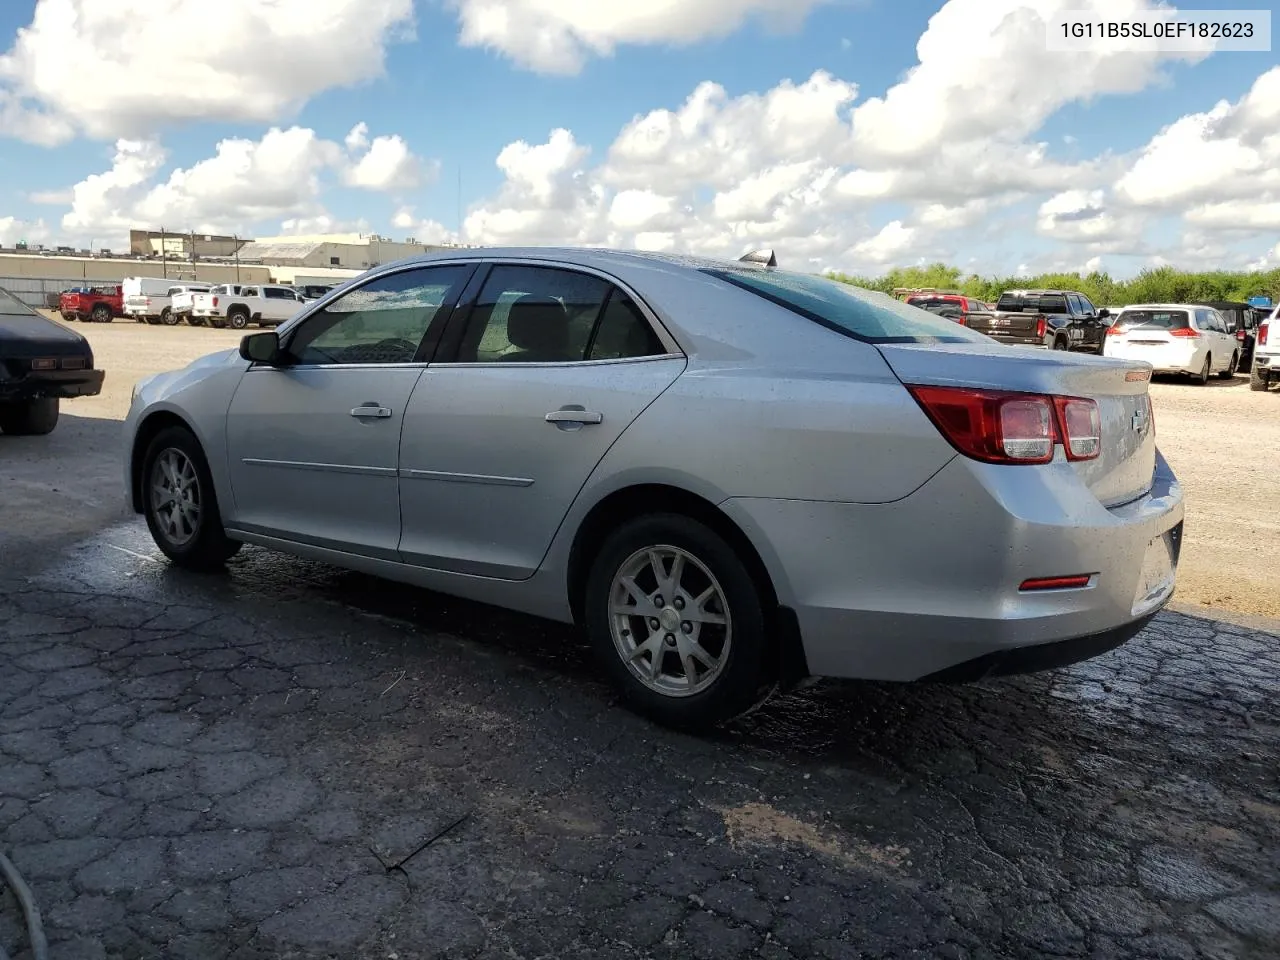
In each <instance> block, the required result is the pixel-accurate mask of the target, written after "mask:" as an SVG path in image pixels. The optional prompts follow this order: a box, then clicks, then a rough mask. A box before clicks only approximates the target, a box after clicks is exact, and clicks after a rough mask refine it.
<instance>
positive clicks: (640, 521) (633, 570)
mask: <svg viewBox="0 0 1280 960" xmlns="http://www.w3.org/2000/svg"><path fill="white" fill-rule="evenodd" d="M654 551H658V552H659V556H660V557H661V558H663V559H660V560H659V563H660V564H661V566H662V568H663V571H662V572H663V573H664V574H669V573H670V572H671V568H672V566H673V564H672V563H671V561H672V559H674V556H675V553H676V551H679V552H680V553H681V554H682V555H683V556H684V557H685V559H684V572H683V575H682V577H681V578H680V581H679V586H680V587H681V591H680V592H677V593H676V595H675V596H674V597H670V598H668V597H664V596H662V594H663V593H668V592H671V589H670V584H669V583H668V584H667V586H666V587H665V588H664V587H663V585H662V584H661V583H659V582H658V581H657V578H656V572H655V568H654V567H653V566H652V561H651V560H649V559H648V557H649V555H650V554H651V553H652V552H654ZM629 571H630V572H629ZM624 576H630V577H631V578H632V582H633V583H634V584H635V585H636V586H637V587H638V589H640V590H641V591H643V592H645V593H644V600H643V601H640V602H639V603H637V604H636V605H637V606H638V607H639V608H640V609H642V610H645V609H647V610H648V612H652V613H653V614H654V616H653V617H645V616H642V615H640V614H636V615H632V616H629V617H628V616H625V615H624V616H615V615H614V614H613V613H611V609H612V607H613V604H614V602H615V600H617V599H620V598H621V597H622V596H626V597H630V598H633V599H637V600H638V599H639V598H637V597H636V594H635V593H632V592H629V591H626V590H625V588H623V587H622V585H621V582H620V581H621V578H622V577H624ZM709 588H710V589H714V590H715V591H716V592H715V593H714V594H713V596H712V598H711V599H710V600H707V601H705V603H704V609H703V610H702V611H700V612H701V615H703V616H706V617H708V620H706V621H702V620H699V619H698V617H697V615H695V616H693V617H690V619H688V620H682V619H681V614H680V613H678V612H677V611H684V615H685V616H689V613H688V612H689V610H691V609H693V608H692V606H691V604H692V603H693V598H694V597H695V596H698V595H699V594H702V593H703V591H704V590H706V589H709ZM650 590H652V592H648V591H650ZM615 593H617V594H619V596H618V597H615ZM760 595H761V591H760V589H759V587H758V585H757V584H756V582H755V580H754V579H753V578H752V576H751V573H750V571H749V570H748V569H747V567H746V565H745V564H743V562H742V561H741V560H740V559H739V558H738V555H737V553H736V552H735V551H734V549H733V548H732V547H731V546H730V545H729V544H728V543H726V542H725V540H724V539H723V538H722V537H721V536H720V535H719V534H717V533H716V532H715V531H714V530H712V529H711V528H710V527H708V526H706V525H705V524H703V523H700V522H699V521H697V520H694V519H692V518H690V517H687V516H684V515H682V514H672V513H662V514H651V515H649V516H644V517H639V518H637V519H635V520H632V521H629V522H628V523H625V524H623V525H622V526H621V527H619V528H618V529H617V530H616V531H614V533H613V534H612V535H610V536H609V538H608V539H607V540H606V541H605V542H604V544H603V545H602V546H601V548H600V551H599V552H598V554H597V555H596V557H595V558H594V560H593V562H592V565H591V574H590V577H589V578H588V580H587V585H586V592H585V594H584V598H583V621H584V624H585V626H586V632H587V635H588V637H589V638H590V641H591V644H592V646H593V648H594V649H595V653H596V656H597V658H598V659H599V660H600V662H601V664H602V665H603V667H604V669H605V672H606V673H607V674H608V675H609V677H610V679H611V680H612V681H613V683H614V686H615V687H617V688H618V690H619V691H620V692H621V694H622V696H623V698H624V700H625V701H626V702H627V703H628V704H629V705H630V706H631V707H632V708H633V709H634V710H636V711H637V712H638V713H641V714H643V715H645V716H647V717H649V718H651V719H653V720H655V721H657V722H658V723H661V724H664V725H666V726H670V727H676V728H679V729H685V730H705V729H708V728H711V727H714V726H716V725H718V724H721V723H724V722H726V721H728V720H732V719H733V718H734V717H737V716H739V715H741V714H742V713H744V712H746V711H748V710H750V709H751V708H752V707H753V706H756V705H758V704H760V703H762V702H763V698H762V693H763V694H764V696H767V692H768V691H769V690H770V688H771V685H772V681H773V678H772V677H771V676H770V671H771V665H772V664H773V663H774V662H775V659H776V658H774V657H772V656H771V655H770V647H771V644H770V640H769V630H768V626H767V618H766V611H765V609H764V608H763V607H762V605H761V602H760ZM659 604H661V606H660V607H659ZM717 608H718V609H717ZM723 614H727V616H723ZM668 617H669V618H670V622H669V623H667V622H664V621H665V619H666V618H668ZM715 617H719V618H720V619H721V621H722V623H721V624H717V623H714V622H711V620H712V619H714V618H715ZM659 618H662V619H659ZM654 623H658V624H659V629H658V630H657V631H656V632H654V630H653V627H652V624H654ZM663 628H665V632H664V629H663ZM637 629H643V630H645V631H646V633H648V634H649V636H647V637H646V638H645V639H644V640H643V641H640V642H638V643H637V642H636V640H635V639H634V638H633V636H634V635H633V634H632V632H631V631H634V630H637ZM615 631H616V637H617V639H615ZM704 632H705V638H704ZM691 641H692V642H693V643H694V645H695V646H697V648H698V649H700V650H702V651H703V654H704V656H709V657H711V658H712V659H714V660H716V664H715V665H713V666H710V667H709V666H708V665H707V664H706V663H705V662H704V661H702V660H701V659H698V660H695V659H693V655H692V654H691V653H690V655H689V656H688V657H686V656H683V654H685V653H686V652H689V648H688V647H687V646H685V644H688V643H690V642H691ZM698 641H701V642H700V643H699V642H698ZM650 643H656V644H657V646H656V647H649V644H650ZM628 644H629V645H630V648H629V652H633V654H634V655H633V656H632V657H631V658H630V659H628V658H627V657H626V656H625V655H624V652H623V651H624V650H628ZM646 648H648V649H646ZM659 650H660V651H661V653H656V651H659ZM655 656H658V657H659V658H660V659H659V660H658V667H657V672H658V677H657V679H656V680H654V679H650V680H648V681H646V680H642V679H641V677H640V675H639V674H640V672H642V671H643V672H646V673H649V672H651V671H653V670H654V665H653V664H654V657H655ZM646 657H647V658H648V659H647V660H646V659H645V658H646ZM690 664H691V665H692V669H693V671H694V675H695V678H694V681H693V683H694V686H695V690H694V692H688V690H687V689H684V690H682V689H681V686H682V685H683V684H687V683H688V681H689V674H688V672H687V671H688V670H689V668H690ZM668 671H670V675H668ZM677 674H678V676H677ZM679 677H683V678H684V680H683V681H681V680H680V679H679ZM698 684H703V686H702V688H701V689H696V687H697V685H698Z"/></svg>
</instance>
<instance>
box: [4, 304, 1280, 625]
mask: <svg viewBox="0 0 1280 960" xmlns="http://www.w3.org/2000/svg"><path fill="white" fill-rule="evenodd" d="M76 327H77V328H78V329H79V330H80V331H81V332H83V333H84V334H85V335H86V336H88V337H89V339H90V341H91V342H92V343H93V349H94V353H95V356H96V357H97V363H98V366H99V367H101V368H103V369H105V370H106V371H107V381H106V386H105V388H104V390H103V392H102V394H101V395H100V396H98V397H94V398H92V399H88V400H77V401H75V402H73V403H68V404H67V405H66V407H65V408H64V409H65V410H66V411H67V412H69V413H72V414H74V415H75V416H77V417H89V418H102V419H112V420H122V419H123V418H124V415H125V413H126V411H127V410H128V407H129V395H130V392H131V390H132V388H133V384H134V382H135V381H136V380H138V379H139V378H140V377H143V376H146V375H148V374H150V373H154V372H156V371H159V370H168V369H173V368H174V367H178V366H181V365H183V364H185V363H187V362H189V361H191V360H193V359H195V358H196V357H198V356H201V355H202V354H205V353H209V352H211V351H214V350H222V349H226V348H228V347H232V346H234V345H235V344H237V343H239V341H240V336H241V335H240V334H238V333H236V332H234V331H230V330H212V329H207V328H192V327H187V326H185V325H183V326H176V327H151V326H142V325H139V324H135V323H122V322H120V321H116V322H115V323H112V324H110V325H97V324H76ZM1151 392H1152V396H1153V399H1154V403H1155V411H1156V428H1157V430H1158V431H1159V435H1160V438H1161V439H1160V446H1161V448H1162V449H1163V451H1164V454H1165V456H1166V457H1167V458H1168V459H1169V462H1170V463H1171V464H1172V465H1173V468H1174V470H1175V471H1177V474H1178V476H1179V478H1180V479H1181V480H1182V482H1183V485H1184V487H1185V490H1186V496H1187V502H1188V508H1187V514H1188V516H1187V529H1186V540H1185V546H1184V549H1183V554H1182V569H1181V570H1180V571H1179V578H1178V579H1179V582H1178V593H1177V598H1176V599H1177V605H1179V606H1181V607H1183V608H1186V609H1188V610H1189V612H1201V613H1204V612H1207V611H1205V609H1204V608H1212V614H1213V616H1215V617H1218V618H1222V617H1225V616H1228V615H1230V614H1236V615H1242V616H1238V617H1236V618H1235V619H1240V620H1242V621H1243V622H1248V623H1251V622H1252V618H1253V617H1265V618H1269V619H1270V618H1280V507H1277V504H1280V390H1276V389H1272V390H1271V391H1269V392H1267V393H1265V394H1264V393H1254V392H1252V391H1250V390H1249V385H1248V382H1247V380H1246V379H1245V378H1243V377H1237V378H1236V379H1235V380H1233V381H1230V382H1223V381H1219V380H1214V381H1210V383H1209V385H1208V386H1205V387H1197V386H1195V385H1193V384H1192V383H1190V382H1189V381H1185V380H1178V379H1173V378H1166V379H1163V380H1161V381H1158V382H1156V383H1155V384H1153V385H1152V388H1151ZM59 429H60V430H61V428H59ZM7 465H8V464H6V466H7ZM110 477H111V481H112V482H117V483H118V480H116V478H115V474H114V473H112V474H110ZM104 495H105V497H106V498H108V499H110V498H113V497H115V491H114V490H107V491H102V490H98V491H97V492H96V493H94V494H93V496H94V497H95V498H96V499H98V500H101V499H102V498H103V497H104Z"/></svg>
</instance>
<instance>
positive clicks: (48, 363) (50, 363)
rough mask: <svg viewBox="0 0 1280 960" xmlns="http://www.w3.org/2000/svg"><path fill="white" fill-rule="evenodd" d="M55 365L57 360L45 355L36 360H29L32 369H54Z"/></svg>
mask: <svg viewBox="0 0 1280 960" xmlns="http://www.w3.org/2000/svg"><path fill="white" fill-rule="evenodd" d="M57 366H58V361H57V360H52V359H48V358H45V357H40V358H38V359H36V360H32V361H31V369H32V370H54V369H56V368H57Z"/></svg>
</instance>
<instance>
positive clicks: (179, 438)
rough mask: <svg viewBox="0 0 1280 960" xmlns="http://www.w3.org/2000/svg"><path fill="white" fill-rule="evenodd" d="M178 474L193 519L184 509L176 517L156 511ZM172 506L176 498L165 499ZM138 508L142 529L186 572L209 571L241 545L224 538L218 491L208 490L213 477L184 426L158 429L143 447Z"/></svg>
mask: <svg viewBox="0 0 1280 960" xmlns="http://www.w3.org/2000/svg"><path fill="white" fill-rule="evenodd" d="M174 477H181V479H182V480H183V482H184V483H185V486H184V487H183V489H184V490H185V491H187V492H188V493H189V498H186V499H184V501H183V502H185V503H186V504H187V505H188V507H190V506H192V505H194V507H195V513H194V522H193V518H192V514H191V512H190V511H189V510H182V509H181V507H180V506H179V507H178V509H179V511H180V516H179V517H178V518H177V520H176V521H175V520H173V519H171V517H162V516H160V514H159V512H158V511H159V510H160V508H161V507H163V506H164V505H165V504H164V503H162V502H161V499H160V498H161V496H162V495H166V490H164V489H163V488H164V487H167V488H168V490H170V491H171V490H172V488H173V484H172V479H173V478H174ZM169 502H170V503H174V504H175V505H177V501H175V500H172V499H171V500H170V501H169ZM142 510H143V513H144V514H145V516H146V518H147V528H148V529H149V530H150V531H151V537H152V539H154V540H155V542H156V546H157V547H159V548H160V551H161V552H162V553H163V554H164V555H165V556H166V557H168V558H169V559H170V560H172V561H173V562H174V563H175V564H177V565H178V566H180V567H185V568H186V569H188V570H200V571H211V570H218V569H221V567H222V566H223V564H225V563H226V562H227V561H228V560H230V559H231V558H232V557H233V556H235V555H236V553H238V552H239V550H240V548H241V546H242V544H240V543H238V542H237V541H235V540H232V539H230V538H229V537H228V536H227V534H226V531H225V530H223V528H222V514H221V512H220V511H219V510H218V495H217V492H216V491H215V490H214V488H213V477H212V475H211V474H210V473H209V464H208V461H207V460H206V459H205V455H204V451H203V450H201V449H200V443H199V441H198V440H196V438H195V436H194V435H192V433H191V431H190V430H187V429H186V428H185V427H167V428H165V429H164V430H161V431H160V433H158V434H157V435H156V436H155V438H154V439H153V440H152V441H151V443H150V444H149V445H148V446H147V452H146V455H145V456H144V457H143V458H142Z"/></svg>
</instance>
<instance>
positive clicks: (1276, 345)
mask: <svg viewBox="0 0 1280 960" xmlns="http://www.w3.org/2000/svg"><path fill="white" fill-rule="evenodd" d="M1277 321H1280V307H1276V308H1275V309H1274V310H1272V311H1271V316H1269V317H1267V319H1265V320H1263V321H1262V323H1260V324H1258V332H1257V335H1256V336H1257V339H1256V340H1255V341H1254V344H1253V369H1252V370H1250V371H1249V388H1250V389H1252V390H1266V389H1267V387H1269V386H1271V384H1273V383H1280V330H1277V327H1276V322H1277Z"/></svg>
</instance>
